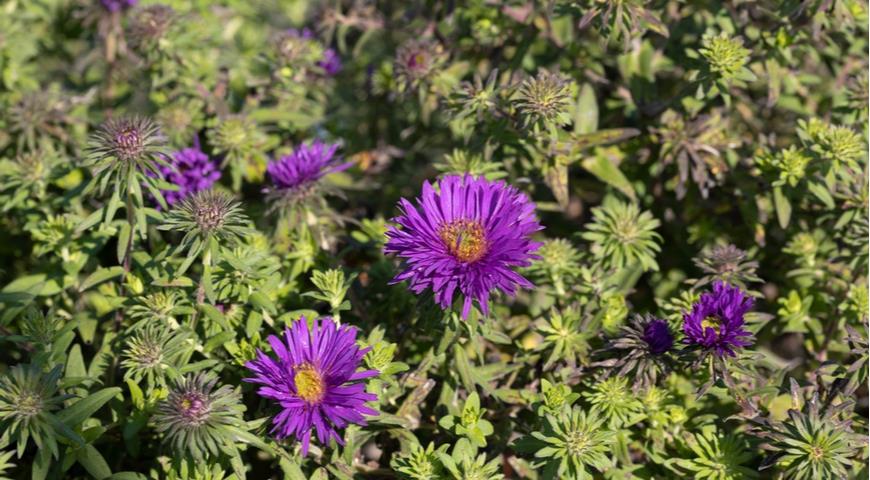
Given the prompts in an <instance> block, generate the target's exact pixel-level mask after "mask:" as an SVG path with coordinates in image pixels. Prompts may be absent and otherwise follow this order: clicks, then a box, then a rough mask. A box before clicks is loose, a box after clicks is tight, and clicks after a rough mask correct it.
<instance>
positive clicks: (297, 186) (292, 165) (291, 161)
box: [266, 140, 353, 193]
mask: <svg viewBox="0 0 870 480" xmlns="http://www.w3.org/2000/svg"><path fill="white" fill-rule="evenodd" d="M337 149H338V144H337V143H334V144H331V145H328V144H325V143H323V142H321V141H320V140H315V141H313V142H311V143H310V144H307V145H306V144H302V145H299V146H298V147H297V148H296V150H294V151H293V153H292V154H290V155H285V156H283V157H281V158H280V159H278V160H274V161H271V162H269V165H268V166H267V167H266V170H267V171H268V172H269V177H270V178H271V179H272V183H273V184H275V188H276V189H277V190H281V191H288V190H290V191H293V192H294V193H295V192H299V191H301V190H306V189H307V187H310V186H312V185H313V184H314V183H315V182H317V181H318V180H320V178H321V177H323V176H325V175H328V174H330V173H335V172H340V171H342V170H347V169H348V168H349V167H350V166H351V165H352V164H353V162H346V163H341V160H340V159H339V158H338V157H335V151H336V150H337Z"/></svg>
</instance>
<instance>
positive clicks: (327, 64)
mask: <svg viewBox="0 0 870 480" xmlns="http://www.w3.org/2000/svg"><path fill="white" fill-rule="evenodd" d="M317 66H319V67H320V68H322V69H323V71H324V72H325V73H326V74H327V75H329V76H330V77H333V76H335V75H336V74H338V72H340V71H341V58H339V56H338V53H337V52H336V51H335V50H333V49H331V48H327V49H326V50H324V51H323V59H322V60H320V61H319V62H317Z"/></svg>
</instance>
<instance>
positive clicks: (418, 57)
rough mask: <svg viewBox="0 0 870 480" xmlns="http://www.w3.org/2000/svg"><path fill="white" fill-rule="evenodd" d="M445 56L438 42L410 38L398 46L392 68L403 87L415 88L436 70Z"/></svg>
mask: <svg viewBox="0 0 870 480" xmlns="http://www.w3.org/2000/svg"><path fill="white" fill-rule="evenodd" d="M445 57H446V55H445V54H444V48H443V47H442V46H441V45H440V44H438V43H436V42H433V41H430V40H411V41H409V42H407V43H405V44H403V45H402V46H401V47H399V49H398V51H397V52H396V60H395V63H394V66H393V70H394V71H395V72H396V76H397V78H398V80H400V82H401V83H402V85H403V86H404V87H405V88H407V89H411V88H416V87H417V86H418V85H419V84H420V83H421V82H423V81H425V80H426V79H428V78H429V77H430V76H432V75H433V74H434V73H435V72H436V71H437V70H438V68H439V67H440V66H441V65H442V64H443V63H444V61H445V59H446V58H445Z"/></svg>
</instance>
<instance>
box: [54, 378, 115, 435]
mask: <svg viewBox="0 0 870 480" xmlns="http://www.w3.org/2000/svg"><path fill="white" fill-rule="evenodd" d="M119 393H121V389H120V388H118V387H111V388H104V389H102V390H100V391H98V392H97V393H94V394H92V395H88V396H87V397H84V398H82V399H81V400H79V401H78V402H76V403H74V404H73V405H72V406H70V407H69V408H66V409H64V410H61V412H60V413H58V415H57V418H59V419H60V421H62V422H63V423H65V424H67V425H69V426H70V427H75V426H77V425H79V424H81V423H82V422H84V421H85V420H86V419H87V418H88V417H90V416H91V415H93V414H94V412H96V411H97V410H99V409H100V408H101V407H102V406H103V405H105V403H106V402H108V401H109V400H111V399H112V398H113V397H114V396H115V395H117V394H119Z"/></svg>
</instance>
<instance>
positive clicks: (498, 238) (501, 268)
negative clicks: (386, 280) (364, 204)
mask: <svg viewBox="0 0 870 480" xmlns="http://www.w3.org/2000/svg"><path fill="white" fill-rule="evenodd" d="M437 188H438V191H436V190H435V188H434V187H433V186H432V185H431V184H430V183H429V182H424V183H423V192H422V195H421V197H420V198H418V199H417V206H416V207H415V206H414V205H413V204H412V203H411V202H409V201H408V200H405V199H402V200H401V201H400V203H399V208H400V209H401V211H402V214H401V215H400V216H398V217H396V218H394V219H393V221H394V222H395V223H396V224H397V226H395V227H391V228H390V230H389V231H387V238H388V241H387V244H386V245H385V247H384V252H385V253H388V254H389V253H392V254H396V255H398V256H399V257H401V258H402V259H403V260H404V261H405V270H404V272H402V273H400V274H399V275H397V276H396V277H395V278H394V279H393V283H398V282H402V281H405V280H407V281H408V282H409V285H410V288H411V290H412V291H413V292H414V293H417V294H420V293H422V292H424V291H425V290H427V289H431V290H432V292H433V293H434V295H435V301H436V302H437V303H438V304H439V305H440V306H441V308H443V309H448V308H450V306H451V305H452V303H453V297H454V294H455V293H457V290H458V293H459V295H460V296H461V297H462V318H467V317H468V315H469V313H470V312H471V308H472V304H473V302H475V301H476V302H477V305H478V306H479V307H480V309H481V311H482V312H483V314H484V315H488V314H489V299H490V295H491V293H492V292H493V291H494V290H499V291H502V292H504V293H506V294H508V295H513V294H514V293H515V292H516V290H517V287H521V288H531V287H532V284H531V283H530V282H529V281H528V280H526V279H525V278H523V277H522V276H520V275H519V274H518V273H516V272H515V271H514V270H513V268H515V267H525V266H528V265H529V264H530V261H531V260H532V259H533V258H535V256H534V252H535V250H537V249H538V247H540V244H539V243H537V242H533V241H532V240H531V238H530V237H531V235H532V234H533V233H535V232H537V231H539V230H541V229H542V228H543V227H541V225H540V224H539V223H538V220H537V218H536V216H535V204H534V203H532V202H531V201H530V200H529V199H528V197H527V196H526V195H525V194H523V193H521V192H520V191H519V190H517V189H515V188H514V187H511V186H509V185H507V184H506V183H504V182H502V181H495V182H491V181H489V180H486V179H484V178H474V177H471V176H469V175H466V176H464V177H460V176H453V175H452V176H447V177H444V178H442V179H441V180H440V181H439V182H438V184H437Z"/></svg>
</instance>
